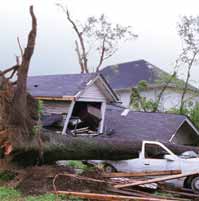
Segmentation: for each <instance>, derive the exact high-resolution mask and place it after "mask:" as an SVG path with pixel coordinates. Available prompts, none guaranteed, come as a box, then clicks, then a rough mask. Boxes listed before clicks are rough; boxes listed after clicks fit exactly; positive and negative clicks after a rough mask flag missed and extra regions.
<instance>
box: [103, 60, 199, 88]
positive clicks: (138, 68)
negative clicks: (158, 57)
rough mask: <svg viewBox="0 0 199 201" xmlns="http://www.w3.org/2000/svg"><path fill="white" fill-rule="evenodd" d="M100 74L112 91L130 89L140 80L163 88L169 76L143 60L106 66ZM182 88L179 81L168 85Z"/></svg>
mask: <svg viewBox="0 0 199 201" xmlns="http://www.w3.org/2000/svg"><path fill="white" fill-rule="evenodd" d="M101 73H102V75H103V76H104V77H105V78H106V80H107V81H108V83H109V84H110V86H111V87H112V88H113V89H114V90H119V89H131V88H133V87H135V86H136V85H137V84H138V83H139V81H141V80H145V81H147V82H148V83H149V84H151V86H152V87H155V86H156V87H157V86H160V87H161V86H164V83H161V82H164V77H168V76H169V75H170V74H169V73H167V72H165V71H164V70H162V69H160V68H158V67H156V66H154V65H153V64H151V63H149V62H147V61H145V60H137V61H131V62H127V63H121V64H116V65H111V66H107V67H105V68H104V69H102V71H101ZM160 80H162V81H160ZM183 86H184V81H183V80H181V79H176V80H174V81H172V82H171V83H170V84H169V87H174V88H176V87H178V88H182V87H183ZM188 88H189V89H190V90H194V91H197V89H196V88H195V87H194V86H192V85H188Z"/></svg>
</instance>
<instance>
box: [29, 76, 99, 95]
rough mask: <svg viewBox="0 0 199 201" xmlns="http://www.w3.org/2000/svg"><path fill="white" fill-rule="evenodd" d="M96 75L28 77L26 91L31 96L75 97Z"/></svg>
mask: <svg viewBox="0 0 199 201" xmlns="http://www.w3.org/2000/svg"><path fill="white" fill-rule="evenodd" d="M94 77H96V74H94V73H91V74H66V75H41V76H31V77H28V91H29V92H31V95H32V96H46V97H62V96H64V95H67V96H75V94H77V93H78V92H79V91H80V90H82V89H84V88H85V87H86V84H87V83H88V82H89V81H90V80H92V79H93V78H94Z"/></svg>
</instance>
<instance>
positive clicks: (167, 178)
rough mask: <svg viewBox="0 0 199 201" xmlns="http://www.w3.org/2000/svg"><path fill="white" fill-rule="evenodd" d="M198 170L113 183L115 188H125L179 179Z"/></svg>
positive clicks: (194, 173) (195, 173) (196, 173)
mask: <svg viewBox="0 0 199 201" xmlns="http://www.w3.org/2000/svg"><path fill="white" fill-rule="evenodd" d="M198 174H199V172H198V171H197V172H193V173H186V174H177V175H171V176H166V177H160V178H154V179H148V180H145V181H137V182H134V183H129V184H122V185H115V186H114V187H115V188H125V187H130V186H139V185H143V184H150V183H156V182H160V181H168V180H173V179H179V178H182V177H187V176H191V175H198Z"/></svg>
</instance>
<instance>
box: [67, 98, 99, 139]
mask: <svg viewBox="0 0 199 201" xmlns="http://www.w3.org/2000/svg"><path fill="white" fill-rule="evenodd" d="M101 107H102V103H101V102H83V101H82V102H81V101H78V102H76V103H75V105H74V108H73V111H72V115H71V118H70V120H69V123H68V127H67V133H69V134H72V135H82V136H83V135H88V134H89V135H97V134H98V133H99V129H100V125H101V120H102V114H101Z"/></svg>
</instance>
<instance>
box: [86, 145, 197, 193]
mask: <svg viewBox="0 0 199 201" xmlns="http://www.w3.org/2000/svg"><path fill="white" fill-rule="evenodd" d="M87 162H88V163H90V164H102V165H103V167H104V170H105V171H106V172H117V171H118V172H143V171H164V170H165V171H166V170H181V172H182V173H192V172H197V171H198V172H199V157H198V155H197V154H196V153H195V152H193V151H187V152H184V153H183V154H182V155H181V156H177V155H175V154H174V153H173V152H172V151H171V150H169V149H168V148H167V147H166V146H165V145H163V144H162V143H160V142H155V141H143V142H142V148H141V151H140V153H139V157H138V158H135V159H130V160H120V161H110V160H92V161H87ZM174 183H175V185H177V186H178V187H179V186H180V187H185V188H192V189H193V190H194V192H198V193H199V175H198V176H196V175H195V176H189V177H187V178H183V179H178V180H176V182H174Z"/></svg>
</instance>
